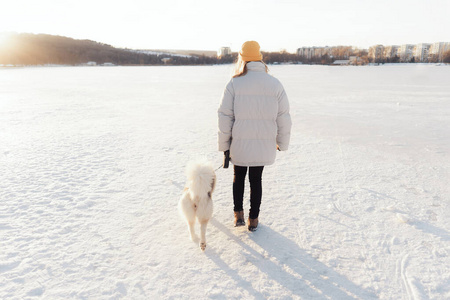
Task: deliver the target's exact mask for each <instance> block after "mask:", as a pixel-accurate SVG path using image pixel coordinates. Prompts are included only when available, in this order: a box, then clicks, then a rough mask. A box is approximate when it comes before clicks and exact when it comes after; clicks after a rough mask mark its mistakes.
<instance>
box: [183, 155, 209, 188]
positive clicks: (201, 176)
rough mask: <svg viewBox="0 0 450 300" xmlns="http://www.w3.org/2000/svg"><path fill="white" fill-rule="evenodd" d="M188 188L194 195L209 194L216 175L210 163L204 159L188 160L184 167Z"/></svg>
mask: <svg viewBox="0 0 450 300" xmlns="http://www.w3.org/2000/svg"><path fill="white" fill-rule="evenodd" d="M186 177H187V179H188V182H189V189H190V190H191V192H192V193H193V194H195V195H206V194H208V193H209V195H211V193H212V191H213V190H214V187H215V185H216V175H215V172H214V167H213V166H212V164H211V163H210V162H208V161H206V160H200V161H192V162H189V163H188V165H187V167H186Z"/></svg>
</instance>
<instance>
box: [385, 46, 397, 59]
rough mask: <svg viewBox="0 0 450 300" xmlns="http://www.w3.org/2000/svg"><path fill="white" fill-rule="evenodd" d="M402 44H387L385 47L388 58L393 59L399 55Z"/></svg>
mask: <svg viewBox="0 0 450 300" xmlns="http://www.w3.org/2000/svg"><path fill="white" fill-rule="evenodd" d="M399 49H400V46H386V47H384V57H385V58H387V59H392V58H394V57H396V56H399V55H398V50H399Z"/></svg>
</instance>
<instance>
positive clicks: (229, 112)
mask: <svg viewBox="0 0 450 300" xmlns="http://www.w3.org/2000/svg"><path fill="white" fill-rule="evenodd" d="M267 71H268V69H267V66H266V64H265V63H264V62H263V61H262V55H261V52H260V47H259V44H258V43H257V42H255V41H248V42H245V43H244V44H243V45H242V48H241V50H240V51H239V58H238V61H237V63H236V71H235V74H234V76H233V78H232V79H231V80H230V82H229V83H228V84H227V86H226V88H225V91H224V94H223V97H222V101H221V104H220V107H219V110H218V115H219V151H224V153H225V155H227V154H229V155H230V161H231V162H232V163H233V165H234V181H233V201H234V225H235V226H244V225H245V222H244V209H243V198H244V186H245V176H246V174H247V169H248V172H249V180H250V212H249V219H248V229H249V230H250V231H255V230H256V228H257V227H258V217H259V208H260V205H261V196H262V186H261V176H262V172H263V169H264V166H267V165H271V164H273V163H274V161H275V156H276V150H277V149H278V150H280V151H285V150H287V149H288V146H289V138H290V132H291V117H290V115H289V102H288V98H287V96H286V93H285V91H284V88H283V86H282V85H281V83H280V82H279V81H278V80H277V79H276V78H274V77H272V76H271V75H269V74H267ZM228 151H229V153H228Z"/></svg>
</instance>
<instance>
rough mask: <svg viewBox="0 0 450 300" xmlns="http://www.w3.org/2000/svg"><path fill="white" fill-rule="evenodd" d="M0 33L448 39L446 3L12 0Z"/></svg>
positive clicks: (353, 42)
mask: <svg viewBox="0 0 450 300" xmlns="http://www.w3.org/2000/svg"><path fill="white" fill-rule="evenodd" d="M2 2H3V3H1V4H0V32H27V33H46V34H53V35H62V36H68V37H72V38H75V39H90V40H94V41H97V42H101V43H106V44H110V45H112V46H115V47H123V48H131V49H185V50H218V49H219V48H220V47H231V49H232V51H238V50H239V48H240V46H241V45H242V43H244V42H245V41H247V40H256V41H258V42H259V43H260V45H261V50H263V51H280V50H287V51H289V52H294V51H295V50H296V49H297V48H300V47H311V46H337V45H346V46H355V47H359V48H368V47H370V46H372V45H375V44H382V45H401V44H407V43H408V44H417V43H434V42H450V17H449V12H450V1H448V0H341V1H337V0H321V1H313V0H310V1H303V0H296V1H295V0H241V1H238V0H227V1H216V0H197V1H196V0H161V1H153V0H127V1H123V0H121V1H114V0H108V1H105V0H75V1H73V0H58V1H56V0H39V1H35V0H14V1H2Z"/></svg>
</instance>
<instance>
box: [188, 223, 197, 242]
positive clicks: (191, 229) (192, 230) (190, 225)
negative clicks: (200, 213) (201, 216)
mask: <svg viewBox="0 0 450 300" xmlns="http://www.w3.org/2000/svg"><path fill="white" fill-rule="evenodd" d="M194 225H195V220H194V221H190V220H189V221H188V229H189V233H190V234H191V241H193V242H195V243H197V242H198V236H197V235H196V234H195V227H194Z"/></svg>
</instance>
